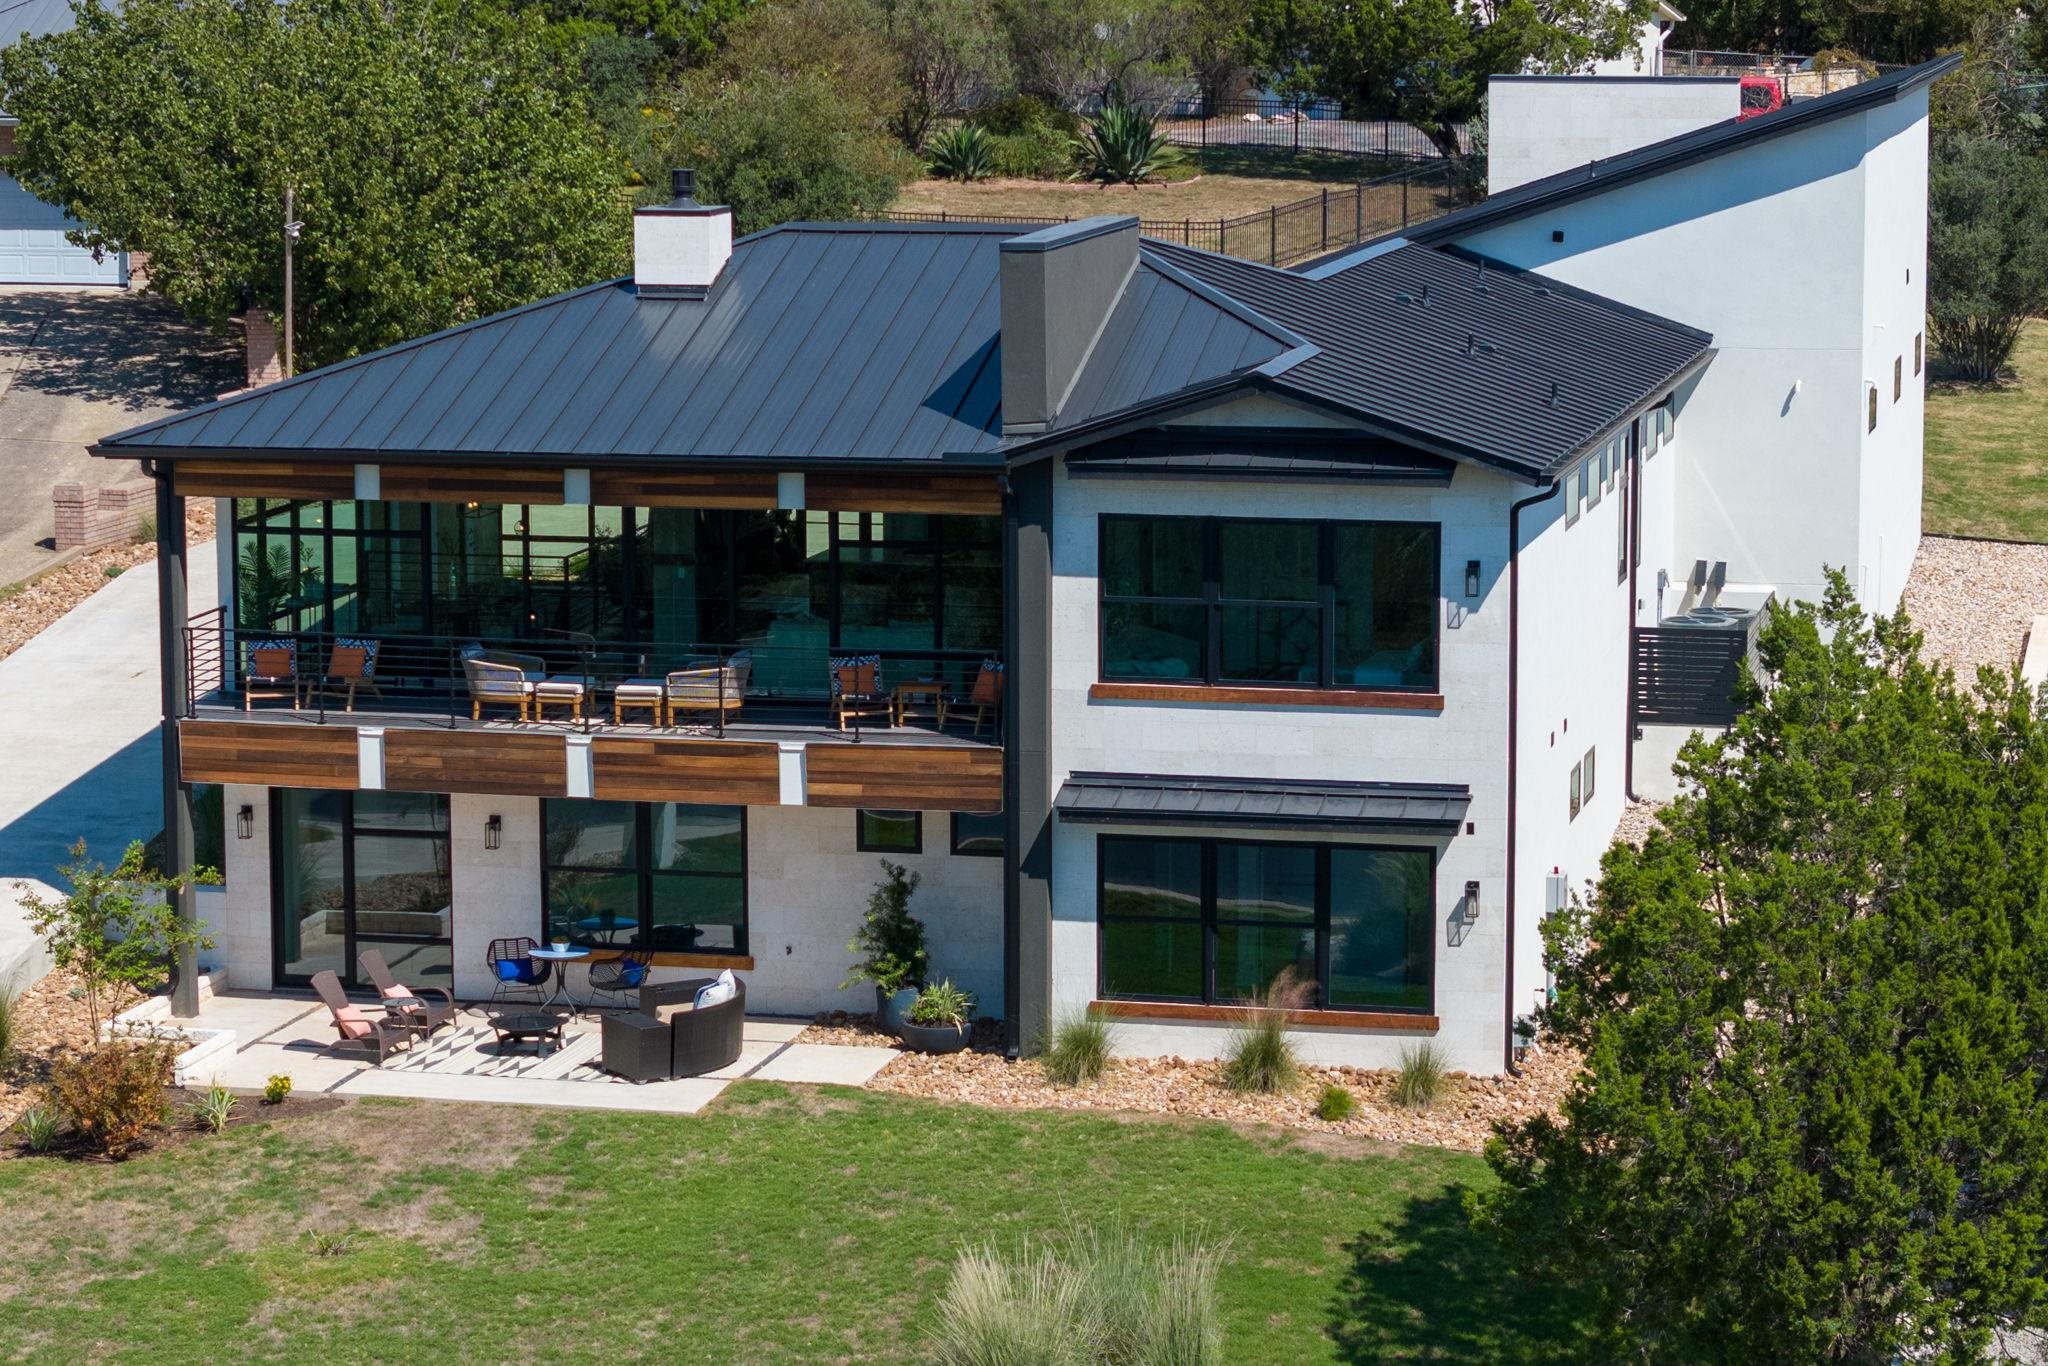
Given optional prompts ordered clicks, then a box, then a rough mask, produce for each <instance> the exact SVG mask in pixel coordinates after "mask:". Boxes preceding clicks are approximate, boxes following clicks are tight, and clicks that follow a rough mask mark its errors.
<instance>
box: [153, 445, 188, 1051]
mask: <svg viewBox="0 0 2048 1366" xmlns="http://www.w3.org/2000/svg"><path fill="white" fill-rule="evenodd" d="M151 473H152V474H154V475H155V476H156V604H157V673H158V677H159V681H160V683H161V685H162V691H163V723H162V730H161V732H160V734H161V736H162V749H163V768H164V771H163V782H164V867H163V871H164V873H165V875H166V876H169V877H175V878H183V877H187V876H189V875H190V874H191V872H192V858H193V853H192V794H191V792H190V790H189V789H187V788H186V786H185V784H184V782H183V780H182V772H181V765H180V762H179V754H178V718H179V716H180V715H182V714H183V713H184V710H185V694H186V685H187V683H188V681H189V679H188V674H187V669H188V663H187V660H186V657H185V623H186V620H187V619H188V618H189V617H190V616H191V613H190V611H188V610H187V603H186V594H185V500H184V499H183V498H180V497H179V496H178V495H177V493H176V492H174V491H173V490H172V488H171V471H170V468H169V467H168V466H164V465H159V466H157V467H156V468H155V469H153V470H152V471H151ZM174 896H175V900H176V906H177V911H178V918H179V919H180V920H182V921H184V922H185V923H186V924H187V925H190V926H194V927H196V926H197V925H198V923H199V899H198V897H197V896H196V895H195V894H194V893H193V890H192V887H191V885H190V884H189V883H188V884H186V885H185V886H184V887H183V888H182V889H181V890H180V891H178V892H176V893H175V894H174ZM177 969H178V970H177V980H176V982H175V983H174V984H173V986H172V988H171V1014H172V1015H173V1016H175V1017H177V1018H178V1019H181V1020H189V1019H191V1018H193V1017H194V1016H196V1015H197V1014H199V950H198V949H197V948H196V947H194V946H192V945H189V944H188V945H187V946H186V947H184V948H182V949H180V950H179V951H178V963H177Z"/></svg>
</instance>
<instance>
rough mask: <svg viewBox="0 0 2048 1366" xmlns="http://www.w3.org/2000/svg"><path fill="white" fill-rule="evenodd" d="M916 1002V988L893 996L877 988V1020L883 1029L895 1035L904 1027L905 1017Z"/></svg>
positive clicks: (905, 989)
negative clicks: (899, 1028)
mask: <svg viewBox="0 0 2048 1366" xmlns="http://www.w3.org/2000/svg"><path fill="white" fill-rule="evenodd" d="M916 1000H917V988H916V987H905V988H903V989H902V990H901V991H898V992H895V993H893V994H892V993H889V992H885V991H883V990H882V989H881V988H880V987H876V988H875V1018H876V1019H877V1020H879V1021H881V1025H882V1028H883V1029H886V1030H888V1031H890V1032H891V1033H894V1032H895V1031H896V1029H897V1028H898V1027H899V1026H901V1025H902V1023H903V1016H904V1015H905V1014H906V1013H907V1012H908V1011H909V1010H910V1007H911V1004H912V1002H914V1001H916Z"/></svg>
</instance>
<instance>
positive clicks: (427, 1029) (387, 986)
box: [356, 949, 457, 1035]
mask: <svg viewBox="0 0 2048 1366" xmlns="http://www.w3.org/2000/svg"><path fill="white" fill-rule="evenodd" d="M356 962H358V963H359V964H361V965H362V969H363V975H364V976H365V977H368V978H369V979H370V985H372V986H374V987H376V988H377V994H378V995H379V996H382V997H383V998H384V999H385V1000H386V1001H418V1002H419V1004H418V1005H417V1006H406V1007H403V1008H402V1009H401V1010H400V1012H399V1013H400V1014H401V1015H402V1016H404V1018H405V1019H406V1020H407V1021H408V1022H410V1023H411V1024H412V1026H413V1027H414V1028H415V1029H418V1030H419V1031H420V1032H421V1033H423V1034H427V1035H432V1034H433V1032H434V1031H435V1030H437V1029H440V1028H442V1027H444V1026H449V1025H453V1024H454V1023H455V1016H456V1013H457V1007H456V1005H455V993H454V992H452V991H450V990H448V988H446V987H409V986H406V985H405V984H404V983H402V982H400V981H399V980H398V979H397V978H396V977H394V976H392V975H391V967H390V965H389V964H388V963H386V962H385V961H384V955H383V954H382V953H380V952H378V951H377V950H376V949H365V950H364V951H363V952H362V953H361V954H360V955H359V956H358V957H357V958H356ZM435 996H438V997H440V998H441V999H440V1000H438V1001H436V1000H434V999H433V998H434V997H435Z"/></svg>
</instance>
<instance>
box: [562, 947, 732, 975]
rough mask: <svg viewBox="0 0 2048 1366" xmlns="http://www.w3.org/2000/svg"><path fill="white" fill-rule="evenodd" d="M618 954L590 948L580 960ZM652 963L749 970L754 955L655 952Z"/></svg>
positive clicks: (602, 959) (600, 959) (591, 960)
mask: <svg viewBox="0 0 2048 1366" xmlns="http://www.w3.org/2000/svg"><path fill="white" fill-rule="evenodd" d="M618 956H619V955H618V952H617V950H614V949H592V950H591V951H590V957H588V958H585V959H581V960H580V961H582V962H585V963H609V962H611V961H612V960H614V959H616V958H617V957H618ZM653 964H654V966H655V967H657V968H731V969H732V970H733V971H734V972H751V971H753V967H754V957H753V955H752V954H747V953H657V954H655V955H654V956H653Z"/></svg>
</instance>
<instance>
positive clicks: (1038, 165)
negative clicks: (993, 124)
mask: <svg viewBox="0 0 2048 1366" xmlns="http://www.w3.org/2000/svg"><path fill="white" fill-rule="evenodd" d="M989 170H990V173H991V174H994V175H999V176H1011V177H1014V178H1016V179H1019V180H1064V179H1066V178H1067V177H1068V176H1070V175H1072V174H1073V173H1074V140H1073V139H1072V138H1070V137H1068V136H1067V135H1066V134H1065V133H1062V132H1060V131H1059V130H1058V129H1056V128H1039V129H1032V130H1030V131H1028V132H1023V133H1004V134H1000V135H998V136H996V137H992V138H990V139H989Z"/></svg>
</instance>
